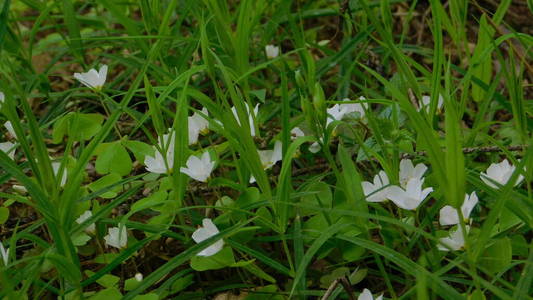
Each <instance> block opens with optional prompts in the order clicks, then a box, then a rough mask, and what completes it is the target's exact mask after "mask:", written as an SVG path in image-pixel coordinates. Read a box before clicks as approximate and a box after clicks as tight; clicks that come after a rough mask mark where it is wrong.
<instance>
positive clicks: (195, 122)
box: [188, 107, 209, 145]
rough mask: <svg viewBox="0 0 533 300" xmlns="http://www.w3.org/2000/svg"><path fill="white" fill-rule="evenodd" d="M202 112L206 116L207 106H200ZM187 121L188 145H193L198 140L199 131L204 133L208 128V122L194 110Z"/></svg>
mask: <svg viewBox="0 0 533 300" xmlns="http://www.w3.org/2000/svg"><path fill="white" fill-rule="evenodd" d="M202 113H203V114H204V115H206V116H207V115H208V111H207V108H205V107H204V108H202ZM188 121H189V126H188V127H189V145H193V144H196V143H197V142H198V135H200V133H202V134H205V133H206V132H207V131H208V130H209V122H208V121H207V120H206V119H205V118H204V117H203V116H202V115H200V114H199V113H197V112H194V114H193V115H192V116H190V117H189V118H188Z"/></svg>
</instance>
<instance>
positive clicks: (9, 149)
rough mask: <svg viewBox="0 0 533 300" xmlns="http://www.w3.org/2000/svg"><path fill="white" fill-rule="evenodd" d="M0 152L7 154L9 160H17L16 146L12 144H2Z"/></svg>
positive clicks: (0, 144)
mask: <svg viewBox="0 0 533 300" xmlns="http://www.w3.org/2000/svg"><path fill="white" fill-rule="evenodd" d="M0 150H1V151H2V152H4V153H5V154H7V156H9V158H11V159H15V144H13V143H11V142H4V143H0Z"/></svg>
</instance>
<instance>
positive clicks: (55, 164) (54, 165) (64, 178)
mask: <svg viewBox="0 0 533 300" xmlns="http://www.w3.org/2000/svg"><path fill="white" fill-rule="evenodd" d="M60 166H61V162H52V170H54V175H55V176H56V177H58V175H57V173H58V172H59V167H60ZM65 183H67V168H63V174H62V175H61V182H60V183H59V185H60V186H61V187H63V186H65Z"/></svg>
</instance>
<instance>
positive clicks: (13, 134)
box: [4, 121, 17, 139]
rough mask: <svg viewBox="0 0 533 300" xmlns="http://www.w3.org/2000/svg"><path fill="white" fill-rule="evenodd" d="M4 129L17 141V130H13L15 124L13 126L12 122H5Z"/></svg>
mask: <svg viewBox="0 0 533 300" xmlns="http://www.w3.org/2000/svg"><path fill="white" fill-rule="evenodd" d="M4 127H5V128H6V129H7V132H9V134H10V135H11V136H12V137H13V138H14V139H17V134H16V133H15V129H13V124H11V122H10V121H7V122H5V123H4Z"/></svg>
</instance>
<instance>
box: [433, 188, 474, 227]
mask: <svg viewBox="0 0 533 300" xmlns="http://www.w3.org/2000/svg"><path fill="white" fill-rule="evenodd" d="M477 202H478V198H477V195H476V192H472V194H470V195H468V194H466V195H465V200H464V202H463V205H461V212H462V214H463V218H465V221H467V220H468V218H469V217H470V213H472V210H473V209H474V207H475V206H476V204H477ZM439 215H440V217H439V222H440V225H455V224H459V214H458V213H457V210H456V209H455V208H453V207H452V206H450V205H446V206H444V207H443V208H441V209H440V212H439Z"/></svg>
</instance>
